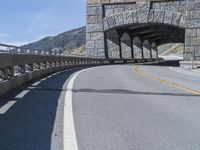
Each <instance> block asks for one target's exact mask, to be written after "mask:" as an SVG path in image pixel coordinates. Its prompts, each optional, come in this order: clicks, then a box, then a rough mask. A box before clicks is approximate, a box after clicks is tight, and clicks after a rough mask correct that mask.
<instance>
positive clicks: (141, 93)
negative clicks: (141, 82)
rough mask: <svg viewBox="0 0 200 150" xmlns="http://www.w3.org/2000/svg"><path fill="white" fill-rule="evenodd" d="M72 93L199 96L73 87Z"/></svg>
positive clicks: (197, 95)
mask: <svg viewBox="0 0 200 150" xmlns="http://www.w3.org/2000/svg"><path fill="white" fill-rule="evenodd" d="M73 92H74V93H79V92H80V93H102V94H109V93H111V94H133V95H136V94H137V95H158V96H184V97H200V95H199V94H185V93H184V94H183V93H166V92H164V93H158V92H143V91H132V90H124V89H100V90H99V89H73Z"/></svg>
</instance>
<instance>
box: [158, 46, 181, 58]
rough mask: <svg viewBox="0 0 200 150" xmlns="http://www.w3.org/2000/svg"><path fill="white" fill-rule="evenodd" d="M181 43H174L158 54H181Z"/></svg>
mask: <svg viewBox="0 0 200 150" xmlns="http://www.w3.org/2000/svg"><path fill="white" fill-rule="evenodd" d="M183 49H184V45H183V44H174V45H173V46H172V47H171V48H169V49H167V50H165V51H163V52H162V53H161V54H160V56H170V55H176V56H182V55H183Z"/></svg>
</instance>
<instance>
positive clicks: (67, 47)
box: [22, 27, 86, 53]
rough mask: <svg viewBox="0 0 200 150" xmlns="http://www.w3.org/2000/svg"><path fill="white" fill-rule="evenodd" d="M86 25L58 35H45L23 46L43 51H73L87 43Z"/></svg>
mask: <svg viewBox="0 0 200 150" xmlns="http://www.w3.org/2000/svg"><path fill="white" fill-rule="evenodd" d="M85 38H86V27H81V28H78V29H74V30H71V31H67V32H64V33H61V34H59V35H57V36H49V37H45V38H43V39H41V40H39V41H37V42H34V43H30V44H27V45H24V46H22V47H23V48H30V49H39V50H41V51H57V52H68V53H72V51H73V50H75V49H76V48H79V47H82V46H83V45H85V41H86V39H85Z"/></svg>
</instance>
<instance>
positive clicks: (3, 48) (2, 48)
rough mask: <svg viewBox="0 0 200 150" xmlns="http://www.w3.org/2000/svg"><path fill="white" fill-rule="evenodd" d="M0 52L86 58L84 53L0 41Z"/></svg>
mask: <svg viewBox="0 0 200 150" xmlns="http://www.w3.org/2000/svg"><path fill="white" fill-rule="evenodd" d="M0 53H13V54H35V55H54V56H55V55H56V56H70V57H81V58H87V57H86V56H84V55H78V54H62V53H59V52H46V51H43V50H38V49H30V48H23V47H19V46H14V45H8V44H1V43H0ZM90 58H101V57H90Z"/></svg>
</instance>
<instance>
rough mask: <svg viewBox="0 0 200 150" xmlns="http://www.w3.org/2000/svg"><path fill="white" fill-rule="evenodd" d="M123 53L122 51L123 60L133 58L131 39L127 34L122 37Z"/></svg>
mask: <svg viewBox="0 0 200 150" xmlns="http://www.w3.org/2000/svg"><path fill="white" fill-rule="evenodd" d="M121 51H122V58H127V59H130V58H132V55H131V37H130V36H129V35H128V34H127V33H124V34H123V35H122V36H121Z"/></svg>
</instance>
